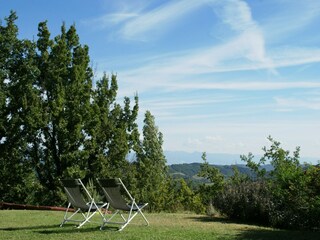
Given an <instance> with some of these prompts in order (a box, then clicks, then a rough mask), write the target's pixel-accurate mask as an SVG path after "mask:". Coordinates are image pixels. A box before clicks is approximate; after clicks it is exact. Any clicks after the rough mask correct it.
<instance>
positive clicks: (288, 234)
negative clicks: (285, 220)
mask: <svg viewBox="0 0 320 240" xmlns="http://www.w3.org/2000/svg"><path fill="white" fill-rule="evenodd" d="M236 239H239V240H278V239H279V240H280V239H281V240H313V239H320V232H311V231H289V230H277V229H270V230H269V229H254V230H253V229H248V230H242V231H241V232H240V233H239V234H238V235H237V237H236Z"/></svg>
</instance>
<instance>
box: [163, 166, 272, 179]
mask: <svg viewBox="0 0 320 240" xmlns="http://www.w3.org/2000/svg"><path fill="white" fill-rule="evenodd" d="M200 165H201V163H182V164H171V165H169V174H170V175H171V176H172V177H173V178H183V179H185V180H192V181H195V182H205V179H203V178H200V177H199V176H198V173H199V171H200ZM211 166H213V167H216V168H218V169H219V170H220V172H221V173H222V174H223V175H224V176H225V177H226V178H228V177H231V176H232V175H233V167H234V166H235V167H237V168H238V170H239V172H240V173H242V174H246V175H249V176H254V173H253V172H252V171H251V170H250V169H249V168H248V167H246V166H245V165H211ZM265 167H266V170H267V171H270V170H271V166H270V165H266V166H265Z"/></svg>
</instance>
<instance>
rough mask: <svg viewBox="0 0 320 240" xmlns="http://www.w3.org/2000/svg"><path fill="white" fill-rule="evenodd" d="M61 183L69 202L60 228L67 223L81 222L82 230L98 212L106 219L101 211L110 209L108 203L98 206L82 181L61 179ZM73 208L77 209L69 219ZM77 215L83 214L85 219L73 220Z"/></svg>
mask: <svg viewBox="0 0 320 240" xmlns="http://www.w3.org/2000/svg"><path fill="white" fill-rule="evenodd" d="M60 181H61V183H62V185H63V188H64V190H65V192H66V194H67V197H68V201H69V203H68V207H67V210H66V212H65V214H64V217H63V221H62V223H61V224H60V227H62V226H63V224H65V223H66V222H80V224H79V225H78V228H80V227H81V226H83V225H84V224H85V223H86V222H89V220H90V219H91V218H92V217H93V216H94V215H95V213H96V212H98V213H99V214H100V216H101V217H102V219H104V215H103V214H102V212H101V210H100V209H101V208H104V207H106V206H107V208H108V203H105V204H99V205H98V204H96V202H95V201H94V199H93V198H92V197H91V195H90V193H89V192H88V190H87V189H86V187H85V186H84V184H83V183H82V181H81V180H80V179H61V180H60ZM81 189H82V190H83V192H84V193H85V195H86V196H87V198H88V201H89V202H87V201H86V200H85V199H84V195H83V193H82V192H81ZM71 206H72V207H73V208H74V209H75V212H74V213H72V214H71V216H69V217H68V211H69V209H70V207H71ZM77 213H81V215H82V217H83V219H82V220H76V219H74V218H73V217H75V216H76V214H77Z"/></svg>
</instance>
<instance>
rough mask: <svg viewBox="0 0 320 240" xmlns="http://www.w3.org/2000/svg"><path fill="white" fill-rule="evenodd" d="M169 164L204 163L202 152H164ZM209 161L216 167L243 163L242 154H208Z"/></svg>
mask: <svg viewBox="0 0 320 240" xmlns="http://www.w3.org/2000/svg"><path fill="white" fill-rule="evenodd" d="M164 155H165V156H166V159H167V164H168V165H171V164H183V163H197V162H198V163H202V158H201V156H202V153H201V152H192V153H189V152H183V151H164ZM207 161H208V163H210V164H216V165H232V164H233V165H235V164H238V163H241V160H240V154H226V153H207Z"/></svg>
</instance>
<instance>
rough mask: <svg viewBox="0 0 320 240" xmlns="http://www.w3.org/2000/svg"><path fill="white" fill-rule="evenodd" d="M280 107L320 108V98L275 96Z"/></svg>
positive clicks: (291, 108)
mask: <svg viewBox="0 0 320 240" xmlns="http://www.w3.org/2000/svg"><path fill="white" fill-rule="evenodd" d="M274 99H275V101H276V103H277V104H278V107H279V108H280V109H287V110H288V109H290V110H293V109H312V110H320V98H306V99H301V98H299V99H298V98H283V97H275V98H274Z"/></svg>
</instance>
